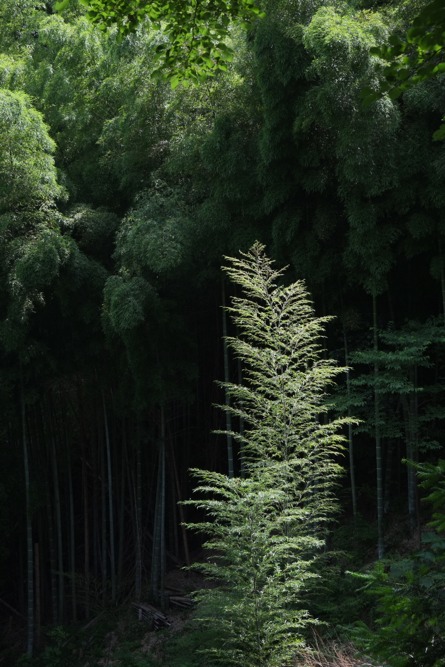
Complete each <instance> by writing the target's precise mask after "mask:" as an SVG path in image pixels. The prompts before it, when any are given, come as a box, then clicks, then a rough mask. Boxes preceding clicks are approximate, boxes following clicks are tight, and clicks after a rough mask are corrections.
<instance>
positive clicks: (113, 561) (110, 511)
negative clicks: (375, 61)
mask: <svg viewBox="0 0 445 667" xmlns="http://www.w3.org/2000/svg"><path fill="white" fill-rule="evenodd" d="M102 408H103V417H104V430H105V449H106V453H107V482H108V484H107V486H108V520H109V524H110V570H111V600H112V601H113V602H115V601H116V557H115V548H116V541H115V535H114V511H113V475H112V469H111V443H110V430H109V426H108V413H107V408H106V405H105V396H104V392H103V391H102ZM104 558H105V555H104Z"/></svg>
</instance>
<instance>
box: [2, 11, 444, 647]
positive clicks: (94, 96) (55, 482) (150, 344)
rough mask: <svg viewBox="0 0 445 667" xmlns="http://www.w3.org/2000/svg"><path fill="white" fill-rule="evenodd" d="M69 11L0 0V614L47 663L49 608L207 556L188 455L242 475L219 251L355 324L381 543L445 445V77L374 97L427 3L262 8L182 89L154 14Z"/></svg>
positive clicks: (340, 350) (361, 451) (356, 467)
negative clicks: (131, 16)
mask: <svg viewBox="0 0 445 667" xmlns="http://www.w3.org/2000/svg"><path fill="white" fill-rule="evenodd" d="M56 4H58V3H55V2H52V1H50V2H38V1H36V0H2V2H1V5H0V24H1V31H0V318H1V319H0V406H1V415H2V419H1V421H0V499H1V503H0V528H1V532H2V536H3V539H2V542H1V545H0V618H2V619H3V620H4V623H3V625H4V626H5V627H7V628H8V630H7V635H8V637H11V636H17V637H19V639H18V640H17V641H20V642H22V643H23V642H26V640H25V639H23V638H24V637H27V646H25V645H24V650H26V651H27V652H28V654H29V655H31V654H32V653H33V652H34V651H35V650H36V648H38V646H39V642H40V633H41V628H43V627H45V626H49V625H51V624H54V625H62V624H64V623H71V622H75V621H77V620H85V621H87V620H88V619H91V618H93V617H94V616H95V615H97V614H98V613H99V612H100V610H101V609H103V608H105V607H107V606H109V605H116V604H118V603H121V602H122V601H123V600H128V599H130V598H131V599H134V600H140V599H141V598H142V597H144V596H149V597H150V598H151V599H152V600H153V601H155V602H156V604H158V605H159V607H160V608H162V606H163V605H164V602H165V601H164V577H165V573H166V571H168V570H169V569H171V568H174V567H178V566H181V565H184V564H190V562H191V560H194V559H195V558H196V557H198V558H199V554H200V549H201V541H200V539H198V537H197V536H196V535H194V534H193V533H190V532H188V531H186V529H185V528H184V523H185V522H189V523H193V522H195V521H196V520H197V517H196V514H199V511H198V510H197V509H196V508H195V507H194V506H193V505H184V504H182V503H181V502H180V501H183V500H186V499H188V498H190V495H191V492H192V488H193V484H194V482H193V479H191V477H190V475H189V472H188V471H189V469H190V468H200V469H206V470H213V471H219V472H222V473H224V474H226V473H228V472H230V477H232V476H234V477H239V476H240V475H241V474H242V472H243V470H242V468H243V462H242V459H240V457H239V452H240V447H239V441H237V440H236V438H235V439H234V438H233V437H232V436H231V433H233V432H234V431H237V432H238V431H240V432H242V428H243V427H244V425H243V423H242V421H243V420H242V415H240V414H237V413H236V411H233V410H232V411H230V409H229V410H228V411H226V413H224V412H221V411H218V410H217V409H216V408H214V407H213V406H214V404H224V402H225V401H227V400H229V401H230V396H229V395H228V394H227V388H228V387H229V388H230V386H232V385H231V383H235V384H242V374H243V369H242V367H241V364H240V363H239V360H238V358H237V357H236V355H234V354H233V351H231V350H230V349H229V348H228V347H227V345H224V344H223V341H222V337H223V336H226V337H228V339H229V340H230V339H232V340H233V338H234V337H236V335H237V331H236V329H235V327H234V325H233V323H231V322H230V320H228V318H227V315H226V314H225V311H224V310H223V309H222V306H225V305H227V304H228V303H229V300H230V298H231V297H233V296H235V297H237V296H239V294H238V292H237V288H235V287H234V286H233V285H229V284H227V283H226V279H225V278H223V277H222V273H221V270H220V266H221V264H222V263H223V256H224V255H230V256H237V255H238V253H239V251H242V252H246V251H247V249H248V248H250V247H251V246H252V244H253V243H254V242H255V241H256V240H258V241H260V242H261V243H263V244H265V246H266V248H267V252H268V253H269V254H270V255H271V256H272V257H273V258H274V259H275V260H276V261H277V262H278V265H279V266H283V265H287V266H288V269H287V273H286V275H285V278H283V280H284V281H285V282H286V281H287V283H290V282H292V281H295V280H297V279H304V281H305V283H306V285H307V287H308V289H309V291H310V293H311V295H312V297H313V300H314V304H315V308H316V311H317V314H319V315H320V316H321V317H325V316H334V317H333V319H332V321H331V320H330V321H329V324H328V325H327V334H326V335H327V339H326V347H327V350H328V353H329V356H330V357H333V358H335V359H336V360H337V361H338V363H339V365H340V366H345V367H347V368H348V369H349V370H348V371H347V373H345V374H344V375H343V376H342V377H339V379H338V390H337V392H336V394H335V412H336V414H337V417H338V418H345V422H344V434H345V437H346V440H347V441H346V444H347V448H346V449H347V456H346V457H345V466H346V473H347V474H346V475H345V476H344V478H343V481H342V487H341V490H340V491H339V498H340V500H341V504H342V508H343V510H342V511H343V517H344V518H345V520H347V519H348V518H349V517H356V519H357V520H358V517H364V519H365V520H366V521H367V522H369V524H370V525H375V526H376V536H375V540H374V543H373V545H372V547H371V558H374V557H379V558H382V557H383V556H384V555H385V553H387V552H388V551H391V549H392V548H394V547H395V543H396V542H397V540H398V539H400V534H397V535H394V531H393V530H392V529H391V526H393V523H392V521H393V520H394V517H397V522H398V523H399V524H400V525H403V527H404V528H403V530H404V531H405V532H404V535H405V536H414V535H416V534H417V533H418V529H419V525H420V524H421V523H422V520H423V518H422V511H421V508H420V502H419V494H418V490H417V484H416V473H415V468H413V467H412V466H411V467H409V466H408V467H407V466H406V465H404V464H403V463H402V459H405V458H407V459H410V460H412V461H414V462H426V463H434V462H436V461H437V459H438V458H440V457H441V456H442V457H443V452H444V442H443V426H444V418H445V409H444V394H443V392H444V379H443V378H444V364H445V356H444V351H445V348H444V343H445V328H444V323H445V187H444V185H445V183H444V179H445V143H444V142H443V141H438V140H435V138H434V134H435V133H436V132H437V130H438V128H439V127H440V125H441V122H442V117H443V113H444V108H445V85H444V76H445V75H444V74H443V73H441V72H440V70H439V71H438V73H437V74H436V75H434V76H430V77H428V78H426V79H425V80H420V81H419V82H418V83H416V84H415V85H412V86H410V87H406V89H404V90H403V92H401V94H400V95H399V97H397V98H396V99H393V98H392V97H391V96H390V95H389V94H388V93H387V91H384V92H383V93H381V94H376V95H374V98H373V100H372V101H371V102H370V101H369V100H368V101H366V100H365V99H364V98H365V97H366V96H365V95H364V91H366V90H367V91H368V92H369V90H371V91H374V92H376V93H378V91H381V90H383V89H384V85H383V82H384V69H385V61H384V60H383V58H382V57H381V51H380V55H379V48H380V49H382V48H383V47H384V45H386V44H387V43H388V40H389V38H390V37H391V35H398V36H400V35H403V34H405V32H406V29H407V27H409V26H410V24H411V22H412V21H413V19H414V17H415V16H416V15H417V14H418V12H419V11H420V10H421V9H422V7H424V6H426V5H427V3H426V2H423V0H418V1H416V2H410V1H408V0H397V1H396V2H386V1H385V0H380V1H378V0H375V1H372V0H344V2H337V1H334V0H274V1H271V2H268V1H267V0H264V2H261V3H258V6H259V7H260V10H261V11H260V10H258V11H256V10H255V12H254V16H253V17H252V18H250V19H249V21H248V22H247V23H246V22H245V21H239V22H238V23H237V21H236V20H235V21H234V22H233V23H232V24H231V25H230V27H229V28H228V32H227V35H226V40H227V43H228V45H229V46H230V48H228V49H227V53H226V58H225V60H224V63H223V61H221V63H222V64H221V67H219V66H218V67H216V69H215V68H213V70H214V71H213V70H212V71H211V72H210V75H208V73H207V74H206V75H205V76H204V75H203V76H201V74H200V71H201V70H200V69H199V67H197V69H196V72H198V74H199V76H198V75H197V76H196V77H192V79H193V80H192V81H190V80H185V81H183V82H179V80H178V81H175V85H174V86H172V85H171V83H170V82H169V81H166V80H165V78H163V77H162V72H160V65H159V63H160V61H159V57H158V55H159V52H162V53H165V48H164V47H165V40H166V39H168V38H167V37H166V36H165V34H163V33H161V32H160V31H159V29H158V26H156V25H155V24H154V23H153V25H152V24H151V23H150V19H149V18H147V17H146V18H145V19H142V20H141V22H140V23H139V25H138V27H137V28H136V29H135V30H133V31H130V32H128V34H127V33H126V34H124V35H123V34H121V33H120V32H119V30H118V29H117V28H113V27H111V28H108V29H107V30H103V29H100V27H97V26H96V25H94V24H93V23H91V22H90V21H89V20H88V18H87V16H86V14H87V8H86V7H85V6H84V4H82V3H80V2H77V1H72V2H70V3H69V4H67V5H66V6H64V7H62V8H61V9H59V10H58V11H56V7H55V5H56ZM63 4H64V3H62V5H63ZM160 45H161V47H162V45H164V46H163V47H162V48H161V49H160V48H159V46H160ZM178 48H179V47H178ZM163 49H164V50H163ZM218 62H219V61H218ZM201 64H202V65H203V67H204V66H205V62H204V61H203V63H201ZM204 69H205V67H204ZM161 70H162V68H161ZM201 73H202V72H201ZM215 380H219V381H221V382H222V383H223V385H222V386H221V384H216V383H215V382H214V381H215ZM229 394H230V391H229ZM352 416H353V417H354V418H356V420H357V421H356V422H354V423H352V421H350V420H348V418H349V417H352ZM337 417H333V419H335V418H337ZM14 633H16V634H14ZM5 636H6V635H5ZM1 641H6V640H4V639H3V638H1Z"/></svg>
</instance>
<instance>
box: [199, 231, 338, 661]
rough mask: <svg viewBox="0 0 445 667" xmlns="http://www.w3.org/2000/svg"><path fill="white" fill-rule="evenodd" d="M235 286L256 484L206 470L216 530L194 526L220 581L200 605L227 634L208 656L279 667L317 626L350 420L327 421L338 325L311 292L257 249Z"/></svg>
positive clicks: (205, 617) (242, 389)
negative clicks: (326, 341) (331, 329)
mask: <svg viewBox="0 0 445 667" xmlns="http://www.w3.org/2000/svg"><path fill="white" fill-rule="evenodd" d="M226 270H227V273H228V275H229V276H230V278H231V279H232V281H233V282H235V283H236V284H237V285H239V286H240V287H241V288H242V290H243V294H244V296H243V297H237V298H234V299H233V300H232V305H231V306H230V307H229V308H228V311H229V313H231V314H232V317H233V319H234V321H235V323H236V325H237V327H238V329H239V332H240V333H239V336H238V337H236V338H230V337H229V338H228V339H227V340H228V344H229V346H230V348H231V349H232V350H234V351H235V354H236V356H237V357H238V358H239V359H240V360H241V361H242V363H243V373H244V382H245V383H244V384H243V385H235V384H232V383H224V385H223V386H224V387H225V388H226V390H227V392H228V395H229V396H230V399H231V404H230V405H225V406H222V407H223V409H224V410H226V411H229V412H231V413H232V415H234V416H235V417H238V418H242V419H243V422H244V425H245V430H243V432H242V433H241V432H239V433H238V432H234V433H232V434H231V435H233V437H234V438H235V440H237V441H238V442H239V443H240V449H241V454H242V457H243V464H244V466H245V470H246V474H247V476H246V477H245V478H242V479H239V478H235V479H230V478H228V477H226V476H225V475H222V474H220V473H216V472H215V473H214V472H209V471H204V470H195V471H194V475H195V477H197V479H198V481H199V483H198V487H197V489H196V492H198V493H199V494H200V495H202V496H203V497H204V499H203V500H191V501H188V504H192V505H194V506H197V507H199V508H201V509H204V510H205V512H206V515H207V518H208V519H207V520H206V521H203V522H201V523H195V524H189V527H192V528H194V529H195V530H198V531H200V532H204V533H205V534H206V535H209V536H210V539H209V540H208V541H207V543H206V544H205V546H206V548H208V549H209V550H210V553H211V554H214V556H212V555H211V556H210V558H209V560H208V561H207V562H206V563H204V564H199V565H197V566H196V567H197V568H198V569H200V570H202V571H203V572H204V573H205V574H206V575H207V576H210V577H211V578H212V579H214V580H215V581H216V582H217V587H216V588H212V589H210V590H207V589H206V590H203V591H201V592H200V593H199V594H198V599H199V600H200V601H201V604H200V607H199V612H198V613H199V618H200V619H201V621H202V622H204V623H206V622H209V621H211V623H212V624H213V625H214V626H215V627H218V628H219V633H220V642H221V643H220V644H219V645H215V646H213V647H211V648H206V649H205V650H206V652H207V653H208V654H209V656H210V658H211V659H212V658H213V659H214V660H215V661H217V662H222V663H223V664H226V665H227V664H234V665H239V664H244V665H248V666H252V667H253V666H254V665H261V666H262V667H266V666H268V667H273V666H276V667H278V666H280V665H282V664H283V663H284V664H285V663H287V661H289V660H290V659H291V658H292V656H293V655H295V654H297V653H301V652H304V650H305V641H304V634H305V630H306V629H307V627H308V625H310V624H311V623H313V622H314V621H313V619H311V617H310V615H309V613H308V612H307V609H306V608H305V606H304V603H302V599H303V594H304V591H305V590H307V588H308V586H309V583H310V581H311V580H312V579H313V578H314V577H315V576H316V575H315V574H314V572H313V570H312V566H313V563H314V560H315V558H316V555H317V552H318V551H319V549H320V547H321V546H322V545H323V543H324V540H323V538H324V536H325V535H326V531H327V527H328V522H329V521H330V520H332V516H333V514H334V512H335V508H336V502H335V497H334V488H335V482H336V479H337V478H338V475H339V473H340V472H341V468H340V466H339V465H338V464H337V463H336V462H335V457H336V456H338V454H339V452H340V451H341V449H342V443H343V438H342V437H341V436H340V435H339V434H338V430H339V429H340V427H341V426H342V425H343V424H345V423H347V420H333V421H330V420H329V419H323V417H322V416H324V415H327V413H328V405H327V404H326V403H325V394H326V391H327V389H328V388H329V386H330V385H331V384H332V383H333V379H334V377H335V376H336V375H337V374H338V373H339V372H341V371H342V369H339V368H337V367H336V366H335V365H334V363H333V362H331V361H329V360H327V359H322V358H321V346H320V341H321V338H322V336H323V328H324V325H325V323H326V321H328V320H329V318H316V317H315V315H314V313H313V308H312V304H311V302H310V300H309V297H308V294H307V292H306V289H305V287H304V285H303V284H302V283H301V282H298V283H293V284H291V285H289V286H287V287H285V286H282V285H280V284H279V282H280V280H281V277H282V274H283V271H277V270H275V269H274V268H273V267H272V262H271V260H269V259H268V258H267V257H266V256H265V254H264V247H263V246H261V244H259V243H256V244H255V245H254V246H253V247H252V248H251V249H250V251H249V252H248V253H245V254H244V253H242V259H236V258H232V259H231V260H230V265H229V267H228V268H227V269H226Z"/></svg>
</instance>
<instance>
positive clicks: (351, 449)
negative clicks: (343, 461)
mask: <svg viewBox="0 0 445 667" xmlns="http://www.w3.org/2000/svg"><path fill="white" fill-rule="evenodd" d="M343 341H344V348H345V365H346V394H347V398H348V417H351V377H350V371H349V352H348V340H347V338H346V332H345V330H344V329H343ZM348 446H349V477H350V480H351V500H352V515H353V517H354V519H355V518H356V517H357V489H356V484H355V465H354V440H353V434H352V424H348Z"/></svg>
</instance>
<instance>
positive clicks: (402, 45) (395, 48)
mask: <svg viewBox="0 0 445 667" xmlns="http://www.w3.org/2000/svg"><path fill="white" fill-rule="evenodd" d="M444 49H445V7H444V4H443V2H442V0H430V2H427V4H425V5H424V6H423V7H422V9H421V10H420V12H419V13H418V14H417V16H415V17H414V20H413V21H412V23H411V26H410V27H409V29H408V30H407V31H406V33H404V34H398V33H394V34H393V35H392V36H391V37H390V39H389V41H388V43H386V44H385V45H383V46H380V47H377V48H375V49H374V53H375V54H376V55H378V56H379V57H380V58H383V59H384V60H386V61H387V62H388V63H389V64H388V65H387V66H386V68H385V70H384V74H385V79H386V83H385V84H384V85H382V86H381V88H380V90H379V92H377V93H374V94H370V93H369V91H366V99H367V100H368V101H371V100H373V99H377V97H378V96H379V95H381V94H382V93H388V94H389V96H390V97H391V98H393V99H396V98H397V97H399V96H400V95H401V94H402V93H403V92H404V91H406V90H408V89H409V88H411V87H412V86H415V85H416V84H419V83H422V82H423V81H426V80H427V79H430V78H432V77H436V76H441V75H442V74H443V73H444V72H445V61H444V60H443V53H444ZM443 120H444V119H443ZM433 138H434V139H435V140H436V141H439V140H443V139H445V123H444V124H442V125H441V126H440V127H439V129H438V130H436V131H435V133H434V135H433Z"/></svg>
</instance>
